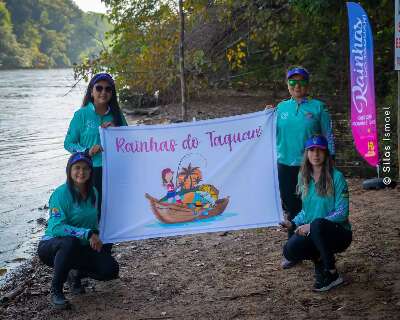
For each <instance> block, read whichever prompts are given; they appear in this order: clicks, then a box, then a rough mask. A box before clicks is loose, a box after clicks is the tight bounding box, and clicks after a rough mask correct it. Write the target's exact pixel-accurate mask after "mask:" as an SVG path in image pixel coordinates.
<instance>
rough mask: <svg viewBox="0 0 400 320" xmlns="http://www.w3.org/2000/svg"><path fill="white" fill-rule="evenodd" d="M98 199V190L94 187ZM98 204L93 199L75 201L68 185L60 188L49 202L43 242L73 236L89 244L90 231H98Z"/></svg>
mask: <svg viewBox="0 0 400 320" xmlns="http://www.w3.org/2000/svg"><path fill="white" fill-rule="evenodd" d="M93 189H94V194H95V196H96V199H98V194H97V190H96V189H95V188H94V187H93ZM97 212H98V211H97V204H96V203H94V204H93V203H92V199H91V198H88V199H86V200H81V201H80V202H79V203H78V202H77V201H74V200H73V198H72V195H71V192H70V190H69V189H68V185H67V184H66V183H65V184H63V185H61V186H59V187H58V188H57V189H56V190H54V192H53V193H52V195H51V196H50V200H49V220H48V222H47V228H46V231H45V235H44V237H43V240H48V239H51V238H54V237H66V236H72V237H76V238H78V239H80V241H81V243H82V244H85V245H86V244H89V241H88V235H89V232H90V231H93V230H98V228H99V226H98V222H97Z"/></svg>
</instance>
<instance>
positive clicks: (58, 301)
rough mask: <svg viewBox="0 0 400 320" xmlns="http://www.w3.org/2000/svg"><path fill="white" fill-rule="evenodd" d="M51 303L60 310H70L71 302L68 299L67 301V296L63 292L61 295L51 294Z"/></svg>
mask: <svg viewBox="0 0 400 320" xmlns="http://www.w3.org/2000/svg"><path fill="white" fill-rule="evenodd" d="M51 302H52V304H53V306H54V308H56V309H58V310H62V309H69V308H70V304H69V301H68V300H67V299H65V296H64V294H63V293H62V292H61V293H56V292H53V293H52V294H51Z"/></svg>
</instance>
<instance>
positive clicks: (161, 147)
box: [115, 137, 178, 153]
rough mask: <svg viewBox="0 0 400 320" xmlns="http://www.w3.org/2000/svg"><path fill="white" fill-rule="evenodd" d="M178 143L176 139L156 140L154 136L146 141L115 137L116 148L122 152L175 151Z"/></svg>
mask: <svg viewBox="0 0 400 320" xmlns="http://www.w3.org/2000/svg"><path fill="white" fill-rule="evenodd" d="M177 146H178V144H177V143H176V141H175V140H174V139H170V140H163V141H156V140H155V139H154V138H153V137H150V139H148V140H145V141H138V140H134V141H126V140H125V138H122V137H117V138H115V148H116V151H117V152H121V153H125V152H127V153H140V152H175V150H176V147H177Z"/></svg>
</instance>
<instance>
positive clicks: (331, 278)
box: [313, 271, 343, 292]
mask: <svg viewBox="0 0 400 320" xmlns="http://www.w3.org/2000/svg"><path fill="white" fill-rule="evenodd" d="M342 283H343V278H342V277H341V276H340V275H339V273H337V271H335V273H330V272H329V271H324V273H323V275H322V278H321V280H320V281H316V282H315V284H314V288H313V290H314V291H317V292H323V291H328V290H330V289H332V288H334V287H336V286H338V285H340V284H342Z"/></svg>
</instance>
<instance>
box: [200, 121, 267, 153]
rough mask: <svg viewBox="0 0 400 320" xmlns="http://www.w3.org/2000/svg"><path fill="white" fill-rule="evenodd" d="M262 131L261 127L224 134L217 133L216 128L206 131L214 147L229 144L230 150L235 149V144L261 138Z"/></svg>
mask: <svg viewBox="0 0 400 320" xmlns="http://www.w3.org/2000/svg"><path fill="white" fill-rule="evenodd" d="M262 133H263V132H262V128H261V127H258V128H256V129H252V130H247V131H244V132H235V133H227V134H224V135H219V134H217V133H216V132H215V130H213V131H208V132H205V134H206V135H207V136H208V139H209V142H210V146H211V147H212V148H214V147H221V146H224V145H227V146H228V147H229V151H230V152H231V151H232V150H233V146H234V145H235V144H237V143H242V142H244V141H247V140H254V139H257V138H260V137H261V136H262Z"/></svg>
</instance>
